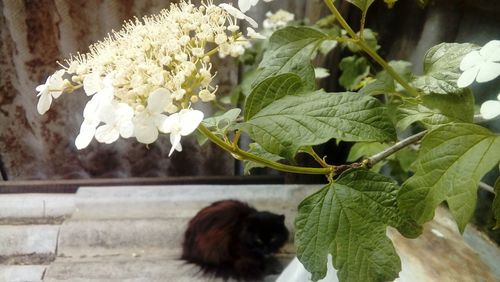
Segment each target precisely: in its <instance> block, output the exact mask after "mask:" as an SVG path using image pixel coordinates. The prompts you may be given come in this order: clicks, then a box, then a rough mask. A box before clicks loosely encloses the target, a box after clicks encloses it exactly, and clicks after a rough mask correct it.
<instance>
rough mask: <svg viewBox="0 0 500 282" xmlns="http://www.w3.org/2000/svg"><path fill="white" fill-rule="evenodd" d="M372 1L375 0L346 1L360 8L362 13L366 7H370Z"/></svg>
mask: <svg viewBox="0 0 500 282" xmlns="http://www.w3.org/2000/svg"><path fill="white" fill-rule="evenodd" d="M374 1H375V0H347V2H350V3H352V4H354V5H356V6H357V7H358V8H360V9H361V11H363V13H366V11H367V10H368V8H370V5H371V4H373V2H374Z"/></svg>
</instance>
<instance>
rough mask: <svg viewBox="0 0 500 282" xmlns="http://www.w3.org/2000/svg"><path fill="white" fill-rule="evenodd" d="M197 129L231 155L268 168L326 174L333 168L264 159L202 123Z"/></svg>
mask: <svg viewBox="0 0 500 282" xmlns="http://www.w3.org/2000/svg"><path fill="white" fill-rule="evenodd" d="M198 130H199V131H200V132H201V133H202V134H203V135H205V137H207V138H208V139H209V140H210V141H212V142H214V143H215V144H216V145H217V146H219V147H221V148H222V149H224V150H226V151H228V152H229V153H231V155H233V157H234V158H236V159H238V160H247V161H252V162H256V163H260V164H263V165H265V166H267V167H269V168H273V169H276V170H279V171H284V172H291V173H301V174H325V175H326V174H331V173H332V172H333V170H334V167H333V166H330V167H327V168H315V167H301V166H292V165H285V164H281V163H278V162H274V161H270V160H266V159H263V158H261V157H259V156H256V155H254V154H251V153H248V152H246V151H243V150H241V149H240V148H238V147H237V146H234V147H233V144H230V143H226V142H224V140H222V139H220V138H219V137H217V136H215V134H213V133H212V132H211V131H210V130H208V128H206V127H205V126H204V125H202V124H200V125H199V126H198Z"/></svg>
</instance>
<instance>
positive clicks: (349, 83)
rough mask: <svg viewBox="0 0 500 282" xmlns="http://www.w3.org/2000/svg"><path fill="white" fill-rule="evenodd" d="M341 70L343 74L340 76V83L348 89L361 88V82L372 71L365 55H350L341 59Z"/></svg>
mask: <svg viewBox="0 0 500 282" xmlns="http://www.w3.org/2000/svg"><path fill="white" fill-rule="evenodd" d="M339 68H340V70H342V75H341V76H340V77H339V83H340V85H342V86H343V87H344V88H345V89H347V90H355V89H358V88H359V86H358V85H359V83H360V82H361V81H362V80H363V78H365V77H366V76H367V75H368V74H369V72H370V66H369V65H368V61H367V60H366V59H365V58H364V57H358V56H350V57H345V58H343V59H342V60H341V61H340V64H339Z"/></svg>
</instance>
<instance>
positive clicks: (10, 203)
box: [0, 194, 75, 219]
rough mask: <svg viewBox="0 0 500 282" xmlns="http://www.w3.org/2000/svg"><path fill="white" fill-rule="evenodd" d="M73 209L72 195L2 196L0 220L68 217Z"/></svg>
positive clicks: (0, 198)
mask: <svg viewBox="0 0 500 282" xmlns="http://www.w3.org/2000/svg"><path fill="white" fill-rule="evenodd" d="M74 209H75V195H73V194H3V195H0V218H2V219H5V218H42V217H61V216H68V215H70V214H71V213H72V212H73V210H74Z"/></svg>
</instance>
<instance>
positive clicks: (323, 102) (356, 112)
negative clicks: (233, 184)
mask: <svg viewBox="0 0 500 282" xmlns="http://www.w3.org/2000/svg"><path fill="white" fill-rule="evenodd" d="M290 76H294V75H293V74H290ZM272 79H276V80H282V79H283V77H282V76H278V77H273V78H270V80H272ZM266 81H267V80H266ZM268 82H269V81H268ZM278 91H284V92H286V93H287V95H283V93H274V95H275V96H276V97H282V98H280V99H278V100H275V101H274V102H272V103H270V104H268V105H267V106H265V107H263V108H262V109H261V110H260V111H259V112H258V113H255V114H254V115H251V117H250V118H248V119H247V121H246V122H245V123H242V124H239V125H238V126H239V128H241V129H242V130H244V131H246V132H247V133H248V134H249V135H250V137H251V138H252V139H253V140H255V141H256V142H257V143H259V144H260V145H262V147H263V148H264V149H265V150H266V151H268V152H270V153H273V154H276V155H280V156H282V157H285V158H287V159H293V157H294V156H295V154H296V152H297V150H298V149H299V148H300V147H302V146H308V145H311V146H312V145H318V144H322V143H324V142H326V141H328V140H330V139H332V138H339V139H341V140H344V141H387V140H393V139H394V138H395V130H394V127H393V125H392V122H391V121H390V120H389V118H388V116H387V110H386V107H385V106H383V105H382V104H381V103H380V102H379V101H378V100H377V99H375V98H373V97H370V96H365V95H359V94H357V93H349V92H345V93H325V92H324V91H322V90H319V91H315V92H305V93H298V94H296V95H293V93H290V92H288V90H287V88H284V87H281V88H279V89H278Z"/></svg>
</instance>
